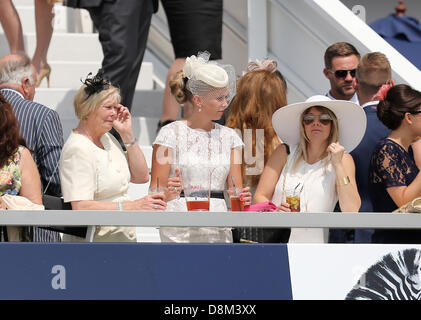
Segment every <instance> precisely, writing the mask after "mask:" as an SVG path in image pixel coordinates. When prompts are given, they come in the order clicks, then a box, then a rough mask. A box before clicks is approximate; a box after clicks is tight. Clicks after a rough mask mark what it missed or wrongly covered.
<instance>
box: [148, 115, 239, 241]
mask: <svg viewBox="0 0 421 320" xmlns="http://www.w3.org/2000/svg"><path fill="white" fill-rule="evenodd" d="M153 144H154V145H161V146H165V147H169V148H171V149H173V152H174V155H175V159H174V161H173V163H172V164H171V171H170V176H171V175H173V174H174V170H175V169H176V168H177V167H179V168H180V169H181V170H182V171H183V170H188V168H190V167H198V166H200V167H202V168H203V170H210V172H211V189H212V191H223V190H224V189H225V183H226V180H227V176H228V173H229V170H230V160H231V151H232V149H233V148H237V147H242V146H243V142H242V141H241V138H240V137H239V136H238V135H237V133H236V132H235V131H234V130H233V129H231V128H228V127H225V126H221V125H219V124H217V123H215V128H214V129H212V130H211V131H203V130H197V129H192V128H190V127H189V126H187V124H186V122H185V121H175V122H172V123H170V124H169V125H166V126H164V127H163V128H161V130H160V131H159V134H158V136H157V138H156V139H155V141H154V143H153ZM167 211H177V212H180V211H187V205H186V200H185V198H183V197H181V198H179V199H174V200H171V201H169V202H168V203H167ZM209 211H214V212H223V211H227V206H226V203H225V200H224V199H214V198H212V199H211V201H210V208H209ZM160 235H161V240H162V241H163V242H232V232H231V228H207V227H200V228H196V227H189V228H180V227H177V228H172V227H165V228H160Z"/></svg>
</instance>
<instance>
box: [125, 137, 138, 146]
mask: <svg viewBox="0 0 421 320" xmlns="http://www.w3.org/2000/svg"><path fill="white" fill-rule="evenodd" d="M136 141H137V138H134V140H133V141H131V142H129V143H125V144H124V146H125V147H126V148H128V147H131V146H132V145H134V144H135V143H136Z"/></svg>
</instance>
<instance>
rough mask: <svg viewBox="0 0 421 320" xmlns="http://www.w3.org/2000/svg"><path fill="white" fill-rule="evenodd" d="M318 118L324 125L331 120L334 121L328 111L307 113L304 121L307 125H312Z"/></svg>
mask: <svg viewBox="0 0 421 320" xmlns="http://www.w3.org/2000/svg"><path fill="white" fill-rule="evenodd" d="M316 118H318V119H319V122H320V123H321V124H322V125H324V126H327V125H328V124H329V122H330V121H332V118H331V117H330V115H328V114H327V113H323V114H321V115H315V114H306V115H304V117H303V122H304V124H305V125H307V126H308V125H310V124H312V123H313V122H314V120H316Z"/></svg>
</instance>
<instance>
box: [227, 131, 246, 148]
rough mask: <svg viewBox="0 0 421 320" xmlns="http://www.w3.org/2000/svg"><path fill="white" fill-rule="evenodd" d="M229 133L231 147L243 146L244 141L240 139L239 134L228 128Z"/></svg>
mask: <svg viewBox="0 0 421 320" xmlns="http://www.w3.org/2000/svg"><path fill="white" fill-rule="evenodd" d="M230 134H231V149H233V148H237V147H241V148H243V147H244V143H243V141H242V140H241V138H240V136H239V135H238V134H237V132H236V131H235V130H234V129H230Z"/></svg>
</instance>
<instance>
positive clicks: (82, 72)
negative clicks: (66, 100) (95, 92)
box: [40, 61, 153, 90]
mask: <svg viewBox="0 0 421 320" xmlns="http://www.w3.org/2000/svg"><path fill="white" fill-rule="evenodd" d="M49 64H50V66H51V77H50V84H51V87H53V88H72V89H74V88H79V87H80V85H81V82H80V80H81V79H85V78H86V76H87V75H88V73H89V72H92V73H93V74H96V72H97V71H98V69H99V68H100V67H101V62H100V61H98V62H85V61H82V62H70V61H49ZM40 87H41V88H46V87H47V81H46V79H44V80H43V81H42V82H41V85H40ZM136 89H138V90H152V89H153V64H152V63H150V62H143V63H142V67H141V69H140V72H139V77H138V81H137V84H136Z"/></svg>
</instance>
